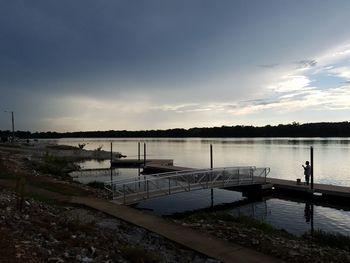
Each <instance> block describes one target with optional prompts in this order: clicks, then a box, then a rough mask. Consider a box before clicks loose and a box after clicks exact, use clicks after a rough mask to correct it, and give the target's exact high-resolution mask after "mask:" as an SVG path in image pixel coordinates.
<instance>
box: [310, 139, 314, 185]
mask: <svg viewBox="0 0 350 263" xmlns="http://www.w3.org/2000/svg"><path fill="white" fill-rule="evenodd" d="M310 165H311V178H310V179H311V184H310V187H311V190H313V189H314V148H313V147H312V146H310Z"/></svg>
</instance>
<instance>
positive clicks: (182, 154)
mask: <svg viewBox="0 0 350 263" xmlns="http://www.w3.org/2000/svg"><path fill="white" fill-rule="evenodd" d="M53 141H54V142H57V143H59V144H67V145H73V146H77V145H78V143H86V147H85V148H86V149H90V150H93V149H96V148H97V147H99V146H102V147H103V148H102V149H103V150H107V151H108V150H110V142H113V151H118V152H121V153H122V154H125V155H127V156H128V157H129V158H137V153H138V142H141V154H143V143H146V150H147V154H146V155H147V158H165V159H173V160H174V164H175V165H178V166H185V167H194V168H208V167H209V166H210V155H209V147H210V144H212V145H213V156H214V167H224V166H226V167H228V166H257V167H270V168H271V173H270V174H269V177H274V178H281V179H289V180H296V179H297V178H303V177H304V176H303V168H302V166H301V165H302V164H304V163H305V161H306V160H309V159H310V157H309V156H310V146H313V147H314V177H315V178H314V180H315V182H317V183H325V184H334V185H343V186H350V138H326V139H324V138H239V139H236V138H227V139H225V138H224V139H222V138H218V139H216V138H215V139H208V138H171V139H166V138H155V139H145V138H130V139H129V138H128V139H119V138H118V139H114V138H113V139H60V140H53ZM83 166H84V167H85V168H94V167H108V166H109V161H105V162H97V161H90V162H86V163H84V165H83ZM135 175H136V173H135Z"/></svg>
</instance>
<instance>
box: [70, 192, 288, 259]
mask: <svg viewBox="0 0 350 263" xmlns="http://www.w3.org/2000/svg"><path fill="white" fill-rule="evenodd" d="M70 202H71V203H73V204H78V205H84V206H87V207H90V208H93V209H96V210H98V211H102V212H104V213H106V214H109V215H111V216H114V217H117V218H119V219H121V220H124V221H126V222H129V223H131V224H134V225H137V226H139V227H142V228H145V229H147V230H149V231H152V232H154V233H157V234H159V235H161V236H163V237H165V238H167V239H169V240H172V241H174V242H176V243H178V244H180V245H183V246H185V247H188V248H190V249H192V250H194V251H197V252H200V253H202V254H204V255H206V256H208V257H211V258H215V259H218V260H221V261H222V262H235V263H263V262H276V263H277V262H284V261H282V260H279V259H276V258H274V257H271V256H267V255H265V254H262V253H260V252H257V251H254V250H251V249H249V248H245V247H242V246H239V245H236V244H234V243H231V242H227V241H224V240H221V239H218V238H215V237H213V236H210V235H208V234H205V233H203V232H200V231H197V230H194V229H190V228H187V227H183V226H181V225H177V224H175V223H172V222H169V221H167V220H165V219H163V218H161V217H157V216H154V215H150V214H146V213H143V212H141V211H138V210H136V209H133V208H130V207H127V206H122V205H118V204H114V203H111V202H109V201H106V200H101V199H96V198H90V197H72V198H71V199H70Z"/></svg>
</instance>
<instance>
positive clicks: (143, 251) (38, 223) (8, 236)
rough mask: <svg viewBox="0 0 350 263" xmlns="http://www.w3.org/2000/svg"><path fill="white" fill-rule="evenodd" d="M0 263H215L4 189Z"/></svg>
mask: <svg viewBox="0 0 350 263" xmlns="http://www.w3.org/2000/svg"><path fill="white" fill-rule="evenodd" d="M0 237H1V238H0V251H1V253H0V262H56V263H61V262H154V263H156V262H198V263H199V262H217V261H215V260H212V259H208V258H206V257H204V256H202V255H199V254H198V253H195V252H193V251H191V250H186V249H184V248H181V247H179V246H178V245H176V244H174V243H173V242H170V241H168V240H166V239H164V238H162V237H160V236H158V235H156V234H153V233H151V232H148V231H146V230H144V229H142V228H139V227H136V226H133V225H130V224H128V223H125V222H123V221H120V220H117V219H115V218H111V217H108V216H106V215H105V214H103V213H100V212H96V211H92V210H88V209H84V208H81V207H72V206H62V205H61V206H58V205H52V204H46V203H43V202H39V201H36V200H34V199H27V200H26V201H25V202H24V207H23V210H22V212H19V210H18V209H16V195H15V194H14V193H13V192H11V191H9V190H5V189H3V188H0Z"/></svg>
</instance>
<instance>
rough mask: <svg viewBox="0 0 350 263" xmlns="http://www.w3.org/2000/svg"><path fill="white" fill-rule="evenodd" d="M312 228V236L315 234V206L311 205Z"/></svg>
mask: <svg viewBox="0 0 350 263" xmlns="http://www.w3.org/2000/svg"><path fill="white" fill-rule="evenodd" d="M310 226H311V235H313V234H314V204H313V203H312V204H311V215H310Z"/></svg>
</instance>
